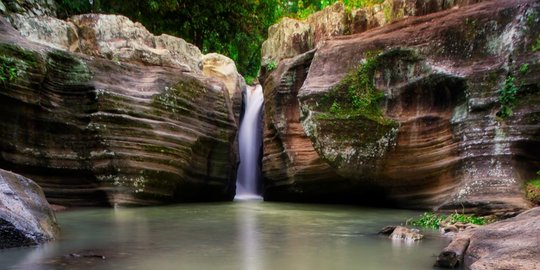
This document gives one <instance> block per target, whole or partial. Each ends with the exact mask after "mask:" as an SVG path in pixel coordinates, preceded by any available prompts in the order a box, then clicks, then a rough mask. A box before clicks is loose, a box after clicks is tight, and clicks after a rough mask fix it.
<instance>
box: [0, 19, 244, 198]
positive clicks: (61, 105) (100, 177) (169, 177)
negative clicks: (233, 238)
mask: <svg viewBox="0 0 540 270" xmlns="http://www.w3.org/2000/svg"><path fill="white" fill-rule="evenodd" d="M107 18H108V19H109V17H107ZM83 19H84V20H88V21H87V22H88V23H89V26H88V28H87V31H88V34H89V35H92V33H94V32H93V31H94V30H95V29H96V28H93V27H94V26H92V25H91V23H90V22H96V21H94V20H97V23H100V22H102V21H101V20H99V19H98V18H95V17H92V16H89V17H81V20H83ZM108 19H107V20H108ZM120 21H124V20H123V19H120ZM124 22H125V21H124ZM81 23H82V22H81ZM125 23H126V24H129V23H128V22H125ZM117 26H118V27H119V25H117ZM131 30H133V31H132V32H128V34H129V35H133V36H134V37H137V36H138V35H139V34H140V35H141V36H140V37H141V40H143V36H144V35H145V33H146V32H144V31H143V30H141V29H139V30H136V29H131ZM111 31H112V30H111ZM111 31H106V30H104V31H103V32H102V35H101V37H103V38H104V40H107V41H106V42H111V44H112V43H114V40H115V37H116V38H117V39H116V40H122V38H121V37H118V36H115V35H114V34H112V33H111ZM118 31H120V29H118ZM150 40H151V41H152V39H150ZM153 41H155V40H153ZM119 42H120V43H122V44H124V45H125V44H126V43H125V40H124V41H119ZM98 43H99V42H98ZM92 44H94V45H95V43H92ZM113 45H114V44H113ZM111 46H112V45H111ZM119 46H120V45H119ZM131 48H132V47H127V48H126V51H127V52H126V55H129V53H131V52H132V50H131ZM119 53H120V54H121V53H122V50H120V51H119ZM114 55H116V54H114ZM126 57H128V56H126ZM113 58H114V57H113ZM0 60H1V61H2V64H3V65H5V66H6V67H8V69H6V70H12V71H14V72H11V73H4V74H2V76H4V79H3V82H2V83H1V84H0V118H1V120H0V123H1V124H0V125H2V127H1V128H0V166H1V167H2V168H7V169H10V170H12V171H15V172H17V173H20V174H22V175H24V176H27V177H30V178H32V179H34V180H35V181H36V182H37V183H38V184H40V185H41V186H42V187H43V190H44V192H45V194H46V195H47V197H48V199H49V201H50V202H51V203H54V204H60V205H116V204H121V205H122V204H124V205H151V204H162V203H172V202H181V201H204V200H229V199H232V197H233V196H234V184H235V176H234V175H235V166H236V159H235V155H234V151H235V150H234V147H233V145H234V138H235V135H236V130H237V125H236V123H235V120H234V116H233V112H232V110H231V103H230V98H229V92H228V90H227V88H226V86H225V85H224V84H223V83H221V82H219V81H217V80H215V79H212V78H210V77H208V76H205V75H203V74H202V73H201V72H186V69H185V68H184V67H182V66H176V67H168V66H152V65H141V64H137V63H127V62H122V61H116V59H111V60H109V59H106V58H101V57H91V56H86V55H83V54H74V53H70V52H66V51H60V50H55V49H52V48H50V47H46V46H43V45H40V44H38V43H34V42H30V41H28V40H27V39H25V38H24V37H22V36H20V35H19V33H18V32H17V31H16V30H15V29H13V28H12V27H11V26H10V25H9V23H7V22H6V21H5V20H3V19H0ZM198 64H199V63H198V62H197V63H196V66H195V67H197V68H198ZM193 65H195V63H193ZM195 67H194V68H195ZM6 72H7V71H6Z"/></svg>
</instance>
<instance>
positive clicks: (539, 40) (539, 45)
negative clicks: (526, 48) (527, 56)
mask: <svg viewBox="0 0 540 270" xmlns="http://www.w3.org/2000/svg"><path fill="white" fill-rule="evenodd" d="M532 51H533V52H536V51H540V37H538V38H537V39H536V42H535V43H534V45H533V46H532Z"/></svg>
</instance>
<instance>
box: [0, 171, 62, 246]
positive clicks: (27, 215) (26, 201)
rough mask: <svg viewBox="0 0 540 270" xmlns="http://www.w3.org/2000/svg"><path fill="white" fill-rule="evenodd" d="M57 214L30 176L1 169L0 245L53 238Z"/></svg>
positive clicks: (29, 242) (45, 240) (27, 243)
mask: <svg viewBox="0 0 540 270" xmlns="http://www.w3.org/2000/svg"><path fill="white" fill-rule="evenodd" d="M58 233H59V228H58V224H57V223H56V217H55V215H54V213H53V211H52V209H51V207H50V206H49V203H48V202H47V200H46V199H45V196H44V194H43V191H42V190H41V188H40V187H39V186H38V185H37V184H36V183H35V182H33V181H32V180H30V179H28V178H25V177H23V176H21V175H18V174H14V173H12V172H8V171H5V170H1V169H0V239H1V241H0V249H3V248H13V247H20V246H31V245H37V244H41V243H44V242H47V241H50V240H53V239H55V238H56V237H57V236H58Z"/></svg>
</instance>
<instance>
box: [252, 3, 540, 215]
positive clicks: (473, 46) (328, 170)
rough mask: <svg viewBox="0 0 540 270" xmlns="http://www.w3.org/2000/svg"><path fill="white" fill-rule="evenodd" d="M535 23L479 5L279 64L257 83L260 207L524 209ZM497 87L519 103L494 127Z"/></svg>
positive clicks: (534, 131) (507, 6) (508, 7)
mask: <svg viewBox="0 0 540 270" xmlns="http://www.w3.org/2000/svg"><path fill="white" fill-rule="evenodd" d="M460 3H462V2H460ZM463 3H464V2H463ZM436 9H438V8H436ZM426 12H427V11H426ZM539 13H540V7H539V5H538V3H537V2H535V1H528V0H520V1H517V2H508V1H485V2H482V3H479V4H474V5H469V6H462V7H459V8H455V9H451V10H447V11H443V12H438V13H433V14H429V15H426V16H422V17H409V18H407V19H404V20H400V21H396V22H395V23H392V24H390V25H386V26H384V27H381V28H376V29H372V30H370V31H367V32H364V33H361V34H359V35H351V36H340V37H335V38H330V39H327V40H326V41H325V42H323V43H321V44H319V45H318V48H317V49H316V50H315V51H310V52H306V53H305V54H300V55H297V56H295V57H293V58H290V59H285V60H283V61H281V62H280V64H279V65H278V66H277V68H276V69H275V70H273V71H272V72H270V73H266V74H263V78H264V89H265V97H266V98H265V100H266V102H267V103H266V107H265V144H264V147H265V151H264V155H265V156H264V159H263V163H264V164H265V166H264V167H263V168H264V171H263V173H264V183H265V198H267V199H270V200H315V201H325V200H329V199H330V200H343V199H344V198H345V199H346V200H349V201H351V200H362V199H368V201H370V202H378V203H395V204H398V205H400V206H401V207H414V208H432V209H459V210H460V211H465V212H476V213H477V214H480V215H486V214H490V213H497V214H500V215H515V214H516V213H518V212H520V211H523V210H524V209H527V208H528V207H529V204H528V203H527V202H526V201H525V200H524V198H523V197H524V196H523V190H522V182H523V180H524V179H528V178H532V176H534V174H535V172H536V171H537V170H538V168H537V164H538V161H539V160H540V155H539V154H538V151H536V150H533V149H536V148H537V147H536V146H537V145H538V144H539V143H540V137H539V136H538V134H540V121H539V120H538V119H539V118H538V117H536V116H537V115H538V114H539V113H540V107H539V106H538V105H537V104H540V103H539V102H538V101H539V100H540V95H539V92H540V91H539V89H540V86H539V84H538V76H539V73H538V70H539V67H540V66H539V61H536V60H535V59H538V58H539V57H538V53H537V52H535V51H534V50H533V49H532V47H533V43H534V42H536V39H537V37H538V35H539V34H540V28H538V25H539V24H538V23H536V22H538V17H535V15H534V14H539ZM527 18H528V19H527ZM524 65H526V66H527V67H528V69H527V71H526V72H520V71H519V70H520V67H522V66H524ZM509 77H511V78H515V80H516V81H517V82H518V83H516V85H515V86H516V88H518V92H519V94H518V95H517V102H516V104H515V106H514V107H513V114H512V115H510V116H508V117H504V118H503V117H500V116H499V115H498V112H499V111H500V110H501V109H502V106H501V104H500V103H499V98H500V96H499V93H500V91H499V89H501V87H502V86H503V85H504V84H505V81H506V80H507V78H509ZM363 78H365V79H363ZM362 80H364V81H362ZM358 82H361V83H358ZM366 82H367V83H366ZM355 83H356V84H355ZM359 85H368V89H367V90H366V88H362V87H360V86H359ZM350 89H352V90H350ZM364 90H365V91H364ZM363 91H364V92H363ZM366 91H367V92H366ZM365 93H368V94H365ZM366 104H367V105H366ZM359 108H364V109H359ZM365 108H368V109H365ZM298 123H299V124H298ZM518 160H519V164H518V163H517V161H518ZM306 171H309V174H307V173H305V172H306Z"/></svg>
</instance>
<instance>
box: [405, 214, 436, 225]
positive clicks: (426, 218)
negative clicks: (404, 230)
mask: <svg viewBox="0 0 540 270" xmlns="http://www.w3.org/2000/svg"><path fill="white" fill-rule="evenodd" d="M442 220H443V219H442V218H441V216H439V215H437V214H435V213H431V212H429V213H428V212H425V213H423V214H422V215H420V216H419V217H418V218H415V219H412V220H408V221H407V225H411V226H416V227H421V228H430V229H438V228H439V224H440V223H441V221H442Z"/></svg>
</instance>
